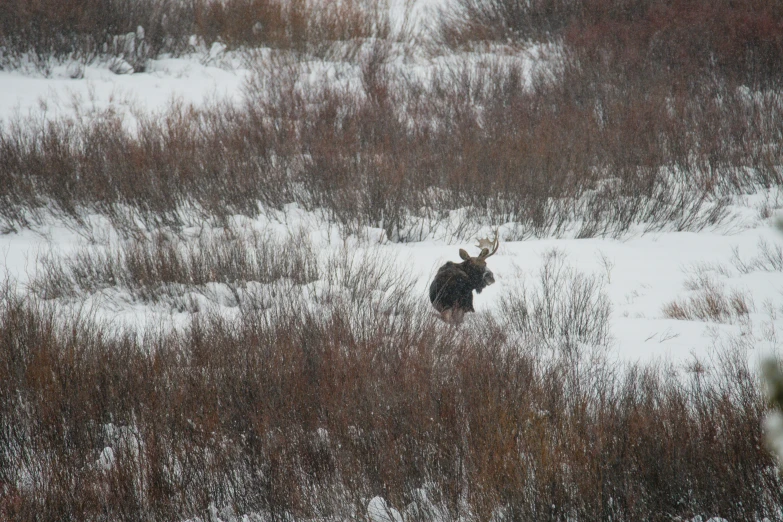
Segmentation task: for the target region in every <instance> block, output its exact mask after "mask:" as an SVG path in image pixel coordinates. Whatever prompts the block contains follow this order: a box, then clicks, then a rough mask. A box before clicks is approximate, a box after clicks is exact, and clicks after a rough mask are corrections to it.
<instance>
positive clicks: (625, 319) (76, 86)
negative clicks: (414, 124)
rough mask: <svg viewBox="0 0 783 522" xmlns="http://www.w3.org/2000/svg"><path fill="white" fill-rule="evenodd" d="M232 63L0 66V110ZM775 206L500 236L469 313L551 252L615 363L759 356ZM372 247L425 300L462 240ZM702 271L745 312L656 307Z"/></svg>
mask: <svg viewBox="0 0 783 522" xmlns="http://www.w3.org/2000/svg"><path fill="white" fill-rule="evenodd" d="M243 63H244V62H243V60H241V59H239V57H237V56H233V55H230V54H226V53H223V52H222V49H220V48H218V49H214V48H213V49H212V50H209V51H206V52H202V53H199V54H194V55H193V56H191V57H187V58H177V59H174V58H168V59H161V60H155V61H152V62H151V63H150V65H149V67H148V70H147V71H146V72H144V73H137V74H132V75H118V74H114V73H112V72H111V71H110V70H109V69H108V68H107V67H102V66H100V65H95V66H88V67H86V68H85V70H84V75H83V78H79V79H72V78H70V77H69V75H68V68H67V66H66V65H62V66H60V67H55V68H54V69H53V70H52V74H51V77H47V78H44V77H41V76H40V75H37V76H36V75H25V74H22V73H20V72H8V71H0V92H1V93H2V95H1V96H0V118H2V119H4V120H6V121H7V120H9V119H11V118H13V117H14V116H15V115H20V114H21V115H29V114H36V115H45V116H46V117H57V116H63V115H68V114H70V113H71V112H72V111H73V110H74V107H76V106H81V107H83V106H84V105H85V103H86V104H87V105H88V106H92V107H95V108H98V109H103V108H107V107H113V108H115V109H117V110H122V111H128V112H129V113H130V112H131V111H133V110H142V111H157V110H162V109H164V108H165V107H166V105H167V104H168V103H170V102H171V100H174V99H178V100H182V101H183V102H185V103H193V104H200V103H205V102H209V101H214V100H239V99H241V96H242V93H241V90H242V86H243V84H244V81H245V79H246V78H247V77H248V76H249V75H250V71H249V70H248V69H246V68H245V67H244V65H243ZM414 66H420V64H419V65H417V64H414ZM74 101H76V102H78V103H76V104H75V103H74ZM781 204H783V195H781V194H780V193H778V192H777V191H765V192H760V193H758V194H755V195H750V196H745V197H738V198H735V200H734V202H733V206H732V207H731V215H732V217H731V218H730V219H728V220H726V221H725V222H724V223H723V224H722V225H720V226H718V227H716V228H713V229H709V230H704V231H701V232H698V233H694V232H676V231H665V232H655V233H646V234H643V233H630V234H628V235H627V236H625V237H623V238H620V239H601V238H599V239H568V238H559V239H554V238H542V239H528V240H525V241H515V242H503V243H502V244H501V248H500V250H499V252H498V253H497V255H496V256H495V257H493V258H492V259H491V260H490V262H489V265H490V267H491V268H492V270H493V271H494V272H495V274H496V278H497V284H495V285H494V286H492V287H489V288H488V289H486V290H485V292H484V293H482V294H481V295H479V296H476V298H475V302H476V310H477V314H475V315H473V316H470V317H469V320H470V321H480V320H481V317H482V315H483V314H491V313H493V309H494V308H495V307H497V305H498V303H499V301H500V298H501V297H502V296H503V295H504V293H507V292H510V291H511V292H513V291H514V290H515V289H520V288H522V287H523V286H524V285H527V286H530V285H533V284H534V283H535V281H536V277H537V276H536V274H537V272H538V270H539V269H540V267H541V265H542V263H544V262H545V261H546V260H547V259H549V257H548V253H550V252H551V251H552V250H553V249H556V250H557V251H558V252H560V253H562V255H563V258H564V259H565V262H566V263H568V264H569V265H570V266H572V267H573V268H575V269H576V270H578V271H581V272H584V273H589V274H595V275H596V276H598V277H600V278H601V281H602V284H603V285H604V286H603V288H604V290H605V292H606V294H607V296H608V297H609V299H610V301H611V305H612V313H611V325H610V333H611V336H612V343H611V346H612V355H614V356H615V357H616V358H617V359H618V360H621V361H641V362H648V361H656V360H667V361H673V362H675V363H677V364H682V365H684V366H686V365H690V364H692V363H693V361H694V358H698V359H706V358H708V357H709V354H710V350H711V348H712V347H714V346H715V345H716V344H720V343H721V342H729V341H728V340H733V341H736V340H738V339H739V340H740V341H741V342H742V343H743V345H745V346H748V347H753V348H752V350H750V352H749V354H750V355H749V356H750V357H751V358H752V359H753V360H754V363H755V362H757V361H758V358H759V357H760V356H761V355H762V354H764V353H767V352H769V351H770V350H775V349H777V342H776V337H775V332H776V331H777V330H778V329H779V328H781V327H783V319H782V318H781V317H780V316H781V315H783V309H781V303H782V302H783V272H780V271H777V270H775V269H774V267H770V266H767V265H769V263H766V265H765V264H764V263H761V262H756V261H757V260H758V259H759V256H762V257H763V255H764V254H767V257H769V255H770V254H772V255H773V256H774V255H775V254H776V253H779V252H780V250H779V249H780V246H779V245H783V237H781V236H779V234H778V233H777V232H776V231H775V230H774V228H773V226H772V221H773V218H774V213H775V209H777V208H778V207H779V206H781ZM317 223H319V221H318V220H316V219H313V220H308V219H306V216H305V217H303V216H302V213H296V212H294V213H292V214H291V216H290V217H289V218H288V220H287V221H286V222H285V224H284V226H288V227H290V228H292V229H293V228H301V227H303V226H304V227H310V229H311V230H310V232H311V233H313V234H315V235H318V233H319V230H318V227H319V225H318V224H317ZM258 225H259V226H261V224H260V222H259V224H258ZM278 226H279V225H278ZM323 232H325V231H323ZM321 235H323V236H324V237H325V234H321ZM502 235H503V229H502V228H501V236H502ZM88 243H89V242H88V240H87V239H86V238H85V237H84V236H83V235H82V234H78V233H76V232H74V231H73V230H71V229H69V228H67V227H65V226H64V225H63V224H61V223H55V222H52V223H50V224H49V225H47V226H42V227H39V228H38V229H36V230H20V231H16V232H12V233H8V234H4V235H1V236H0V275H2V276H4V277H8V278H10V279H11V280H15V281H19V282H21V283H25V282H27V281H29V279H30V277H32V275H33V274H34V273H35V269H36V267H37V263H38V262H39V260H40V258H41V256H42V255H43V254H44V253H46V252H50V251H54V252H60V253H63V254H67V253H69V252H73V251H75V250H76V249H78V248H80V247H82V246H84V245H87V244H88ZM332 243H333V244H332ZM338 243H340V242H334V241H332V242H330V241H328V240H324V241H323V245H322V246H323V247H324V248H330V247H331V248H341V245H340V244H338ZM330 245H331V246H330ZM379 248H381V249H382V250H384V251H388V252H389V253H390V254H393V255H394V256H395V258H396V259H397V262H398V263H399V264H400V266H401V268H403V270H404V271H405V272H406V273H409V274H411V275H413V276H414V277H415V278H416V279H417V281H418V283H419V284H417V287H416V288H417V289H418V290H420V291H421V299H426V288H427V284H428V282H429V280H430V279H431V278H432V276H433V274H434V272H435V271H436V270H437V268H438V266H439V265H441V264H442V263H443V262H445V261H447V260H454V261H457V260H458V255H457V251H458V249H459V248H468V249H472V248H473V246H472V245H471V244H447V243H445V242H443V241H438V240H435V239H431V240H428V241H423V242H419V243H407V244H393V243H388V242H387V243H385V244H383V245H382V246H380V247H379ZM473 252H475V250H473ZM707 280H709V285H711V286H710V288H713V289H718V290H719V291H720V292H723V294H725V295H732V294H735V295H741V296H744V300H745V302H746V303H747V304H748V305H749V313H748V314H744V315H742V316H738V317H734V318H727V319H726V320H725V321H723V322H719V323H716V322H708V321H704V320H678V319H673V318H670V317H667V316H666V314H665V313H664V307H665V306H666V305H669V304H671V303H672V302H674V301H678V302H681V303H683V302H686V301H687V299H688V298H689V297H691V296H693V295H697V294H698V292H699V291H700V290H699V289H698V288H696V286H698V285H697V284H696V283H695V282H698V281H702V283H703V282H704V281H707ZM104 313H105V314H106V315H109V316H110V315H112V314H116V316H117V317H118V318H124V319H125V320H127V319H129V318H131V319H132V317H133V316H134V315H136V314H143V313H144V307H143V306H138V305H134V306H132V307H128V308H127V309H120V310H118V309H116V307H115V308H113V309H112V310H111V311H106V312H104Z"/></svg>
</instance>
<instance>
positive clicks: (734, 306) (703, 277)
mask: <svg viewBox="0 0 783 522" xmlns="http://www.w3.org/2000/svg"><path fill="white" fill-rule="evenodd" d="M715 272H717V273H718V274H721V275H723V276H726V275H727V274H728V272H727V269H726V267H724V266H722V265H698V266H696V267H694V268H693V269H692V270H691V271H690V273H689V274H688V278H687V279H686V281H685V287H686V289H688V290H689V291H690V296H689V297H687V298H683V299H679V300H675V301H672V302H670V303H667V304H665V305H664V306H663V314H664V316H665V317H668V318H671V319H679V320H683V321H697V320H698V321H710V322H718V323H735V322H741V321H745V320H747V319H748V314H750V313H751V312H754V311H755V304H754V303H753V297H752V296H751V295H750V294H749V293H748V292H747V291H742V290H739V289H736V288H733V289H731V290H727V289H726V288H725V285H723V284H721V283H720V282H719V281H717V280H716V277H715V275H714V273H715Z"/></svg>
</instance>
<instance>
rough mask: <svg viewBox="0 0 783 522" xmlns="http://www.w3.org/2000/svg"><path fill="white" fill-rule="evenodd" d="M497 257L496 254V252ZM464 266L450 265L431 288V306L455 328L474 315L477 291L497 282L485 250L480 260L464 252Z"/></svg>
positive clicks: (444, 267)
mask: <svg viewBox="0 0 783 522" xmlns="http://www.w3.org/2000/svg"><path fill="white" fill-rule="evenodd" d="M492 253H493V254H494V252H492ZM459 255H460V257H461V258H462V259H463V260H464V261H462V263H454V262H452V261H448V262H447V263H446V264H445V265H443V266H442V267H440V269H438V273H437V274H435V279H433V281H432V284H431V285H430V302H431V303H432V306H434V307H435V310H437V311H438V312H439V313H440V316H441V318H442V319H443V320H444V321H446V322H448V323H453V324H459V323H461V322H462V319H463V317H464V315H465V314H466V313H467V312H474V311H475V310H474V309H473V290H475V291H476V292H478V293H481V291H482V290H483V289H484V288H486V287H487V286H488V285H491V284H492V283H494V282H495V278H494V275H493V274H492V272H491V271H490V270H489V269H488V268H487V262H486V261H485V258H486V257H488V256H489V255H491V254H489V251H488V250H487V249H486V248H485V249H483V250H482V251H481V254H480V255H479V256H478V257H470V256H469V255H468V253H467V252H466V251H465V250H462V249H460V251H459Z"/></svg>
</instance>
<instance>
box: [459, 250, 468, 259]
mask: <svg viewBox="0 0 783 522" xmlns="http://www.w3.org/2000/svg"><path fill="white" fill-rule="evenodd" d="M459 257H461V258H462V259H464V260H465V261H467V260H468V259H470V256H469V255H468V252H467V251H466V250H465V249H464V248H460V249H459Z"/></svg>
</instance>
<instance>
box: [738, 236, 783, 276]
mask: <svg viewBox="0 0 783 522" xmlns="http://www.w3.org/2000/svg"><path fill="white" fill-rule="evenodd" d="M731 262H732V264H733V265H734V267H735V268H736V269H737V270H739V272H740V273H741V274H749V273H751V272H755V271H764V272H783V246H781V245H780V244H776V243H772V242H769V241H767V240H765V239H763V238H762V239H760V240H759V242H758V254H757V255H756V256H755V257H752V258H750V259H743V258H742V256H741V255H740V253H739V249H738V248H734V249H733V251H732V258H731Z"/></svg>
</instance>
